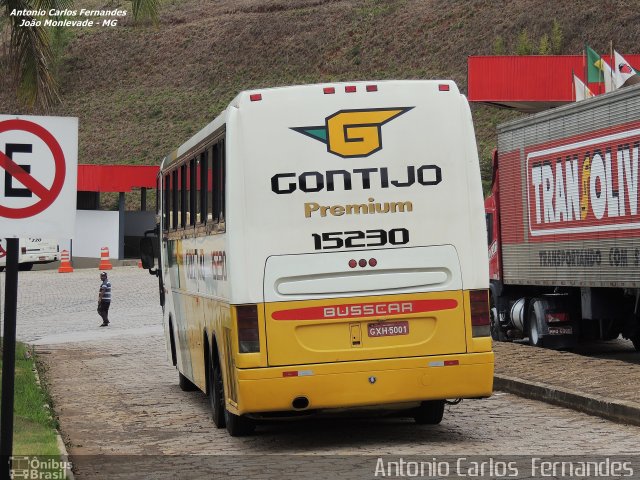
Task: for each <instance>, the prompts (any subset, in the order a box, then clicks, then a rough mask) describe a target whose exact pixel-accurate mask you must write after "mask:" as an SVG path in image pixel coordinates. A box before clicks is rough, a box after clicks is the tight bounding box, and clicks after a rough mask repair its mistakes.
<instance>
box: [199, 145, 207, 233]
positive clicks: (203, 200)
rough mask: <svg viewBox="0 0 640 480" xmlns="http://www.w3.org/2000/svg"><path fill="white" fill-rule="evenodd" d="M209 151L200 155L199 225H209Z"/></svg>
mask: <svg viewBox="0 0 640 480" xmlns="http://www.w3.org/2000/svg"><path fill="white" fill-rule="evenodd" d="M208 175H209V151H208V150H205V151H204V152H202V153H201V154H200V170H199V171H198V202H199V205H198V214H199V217H198V223H207V213H208V211H209V209H208V202H207V199H208V197H207V193H208V187H207V185H208V182H207V180H208Z"/></svg>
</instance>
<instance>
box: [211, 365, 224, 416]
mask: <svg viewBox="0 0 640 480" xmlns="http://www.w3.org/2000/svg"><path fill="white" fill-rule="evenodd" d="M207 371H208V373H209V382H208V384H209V392H208V393H209V406H210V407H211V416H212V417H213V423H214V424H215V426H216V427H217V428H224V427H225V418H224V417H225V415H224V412H225V406H224V384H223V383H222V372H221V371H220V365H211V366H210V367H209V368H208V369H207Z"/></svg>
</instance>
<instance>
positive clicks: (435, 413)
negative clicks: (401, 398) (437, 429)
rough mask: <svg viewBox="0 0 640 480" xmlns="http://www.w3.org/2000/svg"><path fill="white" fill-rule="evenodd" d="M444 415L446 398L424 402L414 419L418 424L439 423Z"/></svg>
mask: <svg viewBox="0 0 640 480" xmlns="http://www.w3.org/2000/svg"><path fill="white" fill-rule="evenodd" d="M443 415H444V400H429V401H427V402H422V403H421V404H420V406H419V407H418V408H417V409H416V411H415V413H414V415H413V419H414V420H415V422H416V423H417V424H418V425H437V424H439V423H440V422H441V421H442V416H443Z"/></svg>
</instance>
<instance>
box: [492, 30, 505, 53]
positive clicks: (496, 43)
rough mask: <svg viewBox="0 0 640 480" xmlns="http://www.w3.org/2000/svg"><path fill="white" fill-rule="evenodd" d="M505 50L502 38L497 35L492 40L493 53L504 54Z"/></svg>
mask: <svg viewBox="0 0 640 480" xmlns="http://www.w3.org/2000/svg"><path fill="white" fill-rule="evenodd" d="M505 52H506V47H505V45H504V38H502V35H498V36H497V37H496V38H495V39H494V40H493V54H494V55H504V54H505Z"/></svg>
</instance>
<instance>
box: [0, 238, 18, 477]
mask: <svg viewBox="0 0 640 480" xmlns="http://www.w3.org/2000/svg"><path fill="white" fill-rule="evenodd" d="M19 242H20V240H19V239H17V238H7V276H6V283H5V301H4V343H3V351H2V406H1V409H0V478H9V470H10V468H11V467H10V465H9V457H11V455H12V452H13V391H14V380H15V373H16V313H17V307H18V253H19V250H20V246H19V245H20V243H19Z"/></svg>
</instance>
